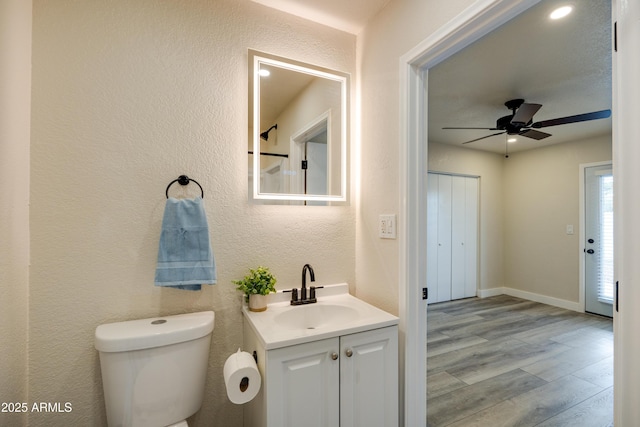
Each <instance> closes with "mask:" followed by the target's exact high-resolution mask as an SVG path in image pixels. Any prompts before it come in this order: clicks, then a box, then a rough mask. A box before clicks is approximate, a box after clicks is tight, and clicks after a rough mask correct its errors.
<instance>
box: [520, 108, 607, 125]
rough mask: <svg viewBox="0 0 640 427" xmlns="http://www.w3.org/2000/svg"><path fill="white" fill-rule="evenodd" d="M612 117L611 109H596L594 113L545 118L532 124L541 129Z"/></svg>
mask: <svg viewBox="0 0 640 427" xmlns="http://www.w3.org/2000/svg"><path fill="white" fill-rule="evenodd" d="M607 117H611V110H602V111H594V112H593V113H585V114H577V115H575V116H567V117H560V118H557V119H551V120H543V121H541V122H536V123H534V124H532V125H531V127H532V128H536V129H540V128H546V127H549V126H558V125H566V124H569V123H577V122H586V121H588V120H598V119H606V118H607Z"/></svg>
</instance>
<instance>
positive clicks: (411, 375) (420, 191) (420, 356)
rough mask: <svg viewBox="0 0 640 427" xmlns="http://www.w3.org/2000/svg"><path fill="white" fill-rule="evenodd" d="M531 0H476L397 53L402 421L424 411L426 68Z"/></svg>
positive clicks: (416, 420) (417, 418) (416, 419)
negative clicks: (400, 67)
mask: <svg viewBox="0 0 640 427" xmlns="http://www.w3.org/2000/svg"><path fill="white" fill-rule="evenodd" d="M537 3H538V0H519V1H512V2H506V1H501V0H494V1H477V2H475V3H474V4H472V5H471V7H469V8H468V9H466V10H465V11H464V12H463V13H461V14H460V15H459V16H457V17H456V18H455V19H454V20H452V21H451V22H449V23H448V24H447V25H445V26H444V27H442V28H440V29H439V30H438V31H437V32H435V33H434V34H433V35H432V36H431V37H429V38H427V39H425V40H424V41H423V42H422V43H420V44H419V45H417V46H416V47H415V48H414V49H412V50H411V51H409V52H408V53H407V54H406V55H404V56H403V57H402V58H401V63H402V65H403V66H404V67H405V68H404V69H403V72H401V80H402V81H401V85H402V87H403V91H402V92H401V119H402V126H401V130H402V135H401V139H400V141H401V147H400V148H401V167H400V170H402V171H403V173H404V176H403V177H402V180H401V183H402V192H401V193H402V194H401V201H402V203H401V219H402V220H403V223H404V224H406V225H405V227H404V229H403V230H401V237H402V242H403V245H402V247H401V248H400V287H399V291H400V292H399V297H400V307H399V308H400V310H399V311H400V317H401V323H400V327H401V333H402V337H401V339H402V340H403V342H404V348H403V350H404V354H403V361H404V367H403V369H404V380H405V384H404V387H403V398H404V404H405V408H404V411H403V413H404V416H405V419H404V424H405V425H414V424H415V425H419V424H421V423H423V422H424V421H423V420H424V419H425V417H426V407H425V406H424V402H425V401H426V383H425V382H424V381H423V380H422V378H425V377H426V375H424V376H423V373H426V367H425V366H423V365H424V360H426V357H425V355H426V348H425V345H424V344H425V333H424V331H425V326H424V325H425V324H426V304H425V301H422V300H418V299H417V298H416V293H417V292H418V291H420V289H421V288H423V287H426V286H425V285H426V280H425V278H426V275H427V273H426V268H425V263H424V260H425V259H426V258H427V256H428V250H427V245H426V235H427V230H426V229H427V225H426V217H427V214H426V212H427V206H426V205H427V203H426V200H424V198H423V195H424V194H426V187H427V182H428V180H427V176H426V171H427V170H428V156H427V146H426V145H427V144H426V141H428V133H427V131H428V126H427V124H426V123H425V122H424V121H425V117H427V99H428V98H427V95H428V93H429V91H428V73H429V69H430V68H432V67H434V66H435V65H437V64H439V63H440V62H442V61H443V60H444V59H446V58H448V57H450V56H451V55H453V54H454V53H456V52H458V51H460V50H462V49H463V48H465V47H466V46H468V45H470V44H472V43H473V42H475V41H477V40H478V39H480V38H481V37H483V36H484V35H486V34H488V33H489V32H491V31H493V30H494V29H496V28H497V27H499V26H501V25H502V24H504V23H505V22H507V21H509V20H510V19H511V18H513V17H515V16H517V15H519V14H520V13H522V12H523V11H525V10H527V9H529V8H530V7H532V6H534V5H536V4H537ZM505 99H506V98H505ZM503 147H504V145H503Z"/></svg>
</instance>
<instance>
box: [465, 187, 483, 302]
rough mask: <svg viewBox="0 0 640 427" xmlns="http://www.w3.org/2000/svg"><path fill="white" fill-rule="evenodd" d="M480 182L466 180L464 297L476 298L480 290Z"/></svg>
mask: <svg viewBox="0 0 640 427" xmlns="http://www.w3.org/2000/svg"><path fill="white" fill-rule="evenodd" d="M478 184H479V180H478V178H467V179H466V180H465V206H466V209H465V245H464V247H465V266H464V271H465V285H464V297H465V298H469V297H475V296H476V295H477V289H478V215H479V212H480V211H479V203H478V200H479V197H478V196H479V194H478V188H479V185H478Z"/></svg>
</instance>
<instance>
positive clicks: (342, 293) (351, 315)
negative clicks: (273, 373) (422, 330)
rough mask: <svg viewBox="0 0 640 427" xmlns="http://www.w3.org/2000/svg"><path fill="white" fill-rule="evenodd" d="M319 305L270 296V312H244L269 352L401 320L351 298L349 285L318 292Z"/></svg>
mask: <svg viewBox="0 0 640 427" xmlns="http://www.w3.org/2000/svg"><path fill="white" fill-rule="evenodd" d="M317 295H318V302H317V303H314V304H306V305H299V306H292V305H291V304H290V303H289V299H290V298H291V294H287V293H283V292H282V291H280V292H278V293H277V294H271V295H270V297H271V298H272V299H271V302H270V303H269V305H268V309H267V310H266V311H262V312H254V311H250V310H249V308H248V307H247V306H246V305H245V306H244V307H243V309H242V313H243V315H244V318H245V327H250V328H251V329H253V332H254V333H255V336H256V338H257V339H258V340H259V341H260V344H261V347H262V348H264V349H266V350H271V349H275V348H282V347H287V346H291V345H296V344H302V343H305V342H311V341H316V340H321V339H325V338H333V337H338V336H343V335H347V334H354V333H358V332H363V331H367V330H371V329H377V328H383V327H386V326H392V325H397V324H398V318H397V317H396V316H393V315H391V314H389V313H387V312H385V311H383V310H380V309H379V308H377V307H374V306H372V305H370V304H367V303H366V302H364V301H362V300H360V299H358V298H356V297H354V296H351V295H350V294H349V287H348V285H347V284H346V283H341V284H336V285H326V286H324V288H323V289H319V290H318V294H317Z"/></svg>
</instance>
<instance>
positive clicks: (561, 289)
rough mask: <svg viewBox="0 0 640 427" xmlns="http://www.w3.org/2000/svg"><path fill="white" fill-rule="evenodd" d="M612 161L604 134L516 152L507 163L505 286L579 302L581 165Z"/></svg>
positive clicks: (505, 191) (609, 137)
mask: <svg viewBox="0 0 640 427" xmlns="http://www.w3.org/2000/svg"><path fill="white" fill-rule="evenodd" d="M611 157H612V152H611V136H602V137H598V138H593V139H589V140H586V141H574V142H568V143H565V144H558V145H551V146H548V147H545V148H540V149H537V150H531V151H527V152H525V153H515V154H513V155H511V157H510V158H509V160H508V161H506V162H505V173H504V176H505V180H504V199H505V201H504V205H505V214H504V218H505V225H504V237H505V244H504V253H505V259H504V265H505V286H508V287H510V288H514V289H519V290H522V291H527V292H532V293H535V294H541V295H545V296H549V297H553V298H559V299H563V300H567V301H573V302H578V293H579V268H578V263H579V257H578V255H579V253H580V252H579V251H580V250H581V244H580V242H579V237H580V227H579V225H580V222H579V220H580V204H579V171H580V164H581V163H592V162H601V161H606V160H611ZM567 224H572V225H573V230H574V234H573V235H567V234H566V226H567Z"/></svg>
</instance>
